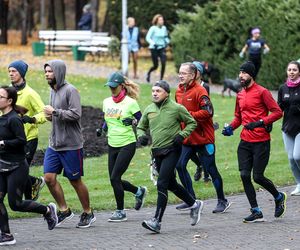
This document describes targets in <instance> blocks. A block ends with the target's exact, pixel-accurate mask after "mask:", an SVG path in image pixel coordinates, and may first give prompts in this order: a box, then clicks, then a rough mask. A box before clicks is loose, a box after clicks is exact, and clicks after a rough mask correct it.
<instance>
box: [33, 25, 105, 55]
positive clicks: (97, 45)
mask: <svg viewBox="0 0 300 250" xmlns="http://www.w3.org/2000/svg"><path fill="white" fill-rule="evenodd" d="M39 39H40V41H42V42H44V43H45V45H46V46H47V50H48V53H50V52H55V51H70V50H72V48H73V47H74V46H76V47H77V49H79V48H80V51H85V52H91V53H98V52H101V53H107V52H108V45H109V43H110V41H111V37H109V36H108V33H107V32H91V31H86V30H40V31H39Z"/></svg>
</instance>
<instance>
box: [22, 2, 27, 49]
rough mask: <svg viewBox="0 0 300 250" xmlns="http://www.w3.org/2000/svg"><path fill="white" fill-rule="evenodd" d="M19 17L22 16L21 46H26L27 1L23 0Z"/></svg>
mask: <svg viewBox="0 0 300 250" xmlns="http://www.w3.org/2000/svg"><path fill="white" fill-rule="evenodd" d="M21 15H22V38H21V44H22V45H26V44H27V19H28V0H23V4H22V11H21Z"/></svg>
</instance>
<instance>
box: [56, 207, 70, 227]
mask: <svg viewBox="0 0 300 250" xmlns="http://www.w3.org/2000/svg"><path fill="white" fill-rule="evenodd" d="M73 216H74V214H73V213H72V211H71V209H70V208H68V209H67V210H66V211H63V212H62V211H58V213H57V217H58V223H57V226H60V225H61V224H63V223H64V222H66V221H69V220H71V219H72V218H73Z"/></svg>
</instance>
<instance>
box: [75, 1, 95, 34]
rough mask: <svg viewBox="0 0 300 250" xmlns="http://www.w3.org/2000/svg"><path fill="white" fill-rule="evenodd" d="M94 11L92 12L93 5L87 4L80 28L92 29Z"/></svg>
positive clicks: (80, 21)
mask: <svg viewBox="0 0 300 250" xmlns="http://www.w3.org/2000/svg"><path fill="white" fill-rule="evenodd" d="M92 21H93V17H92V13H91V5H90V4H86V5H84V6H83V9H82V16H81V18H80V20H79V22H78V28H79V29H80V30H91V29H92Z"/></svg>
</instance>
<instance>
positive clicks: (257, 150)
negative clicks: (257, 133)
mask: <svg viewBox="0 0 300 250" xmlns="http://www.w3.org/2000/svg"><path fill="white" fill-rule="evenodd" d="M237 153H238V162H239V170H240V175H241V179H242V182H243V185H244V189H245V193H246V195H247V198H248V200H249V203H250V206H251V207H252V208H254V207H258V204H257V200H256V192H255V189H254V187H253V184H252V182H251V171H252V169H253V180H254V181H255V182H256V183H257V184H259V185H261V186H262V187H264V188H265V189H266V190H267V191H268V192H270V193H271V194H272V195H273V197H274V198H276V197H278V195H279V193H278V191H277V189H276V187H275V186H274V184H273V182H272V181H271V180H269V179H267V178H266V177H265V176H264V172H265V169H266V167H267V165H268V162H269V157H270V141H265V142H255V143H251V142H246V141H243V140H241V141H240V144H239V147H238V151H237Z"/></svg>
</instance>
